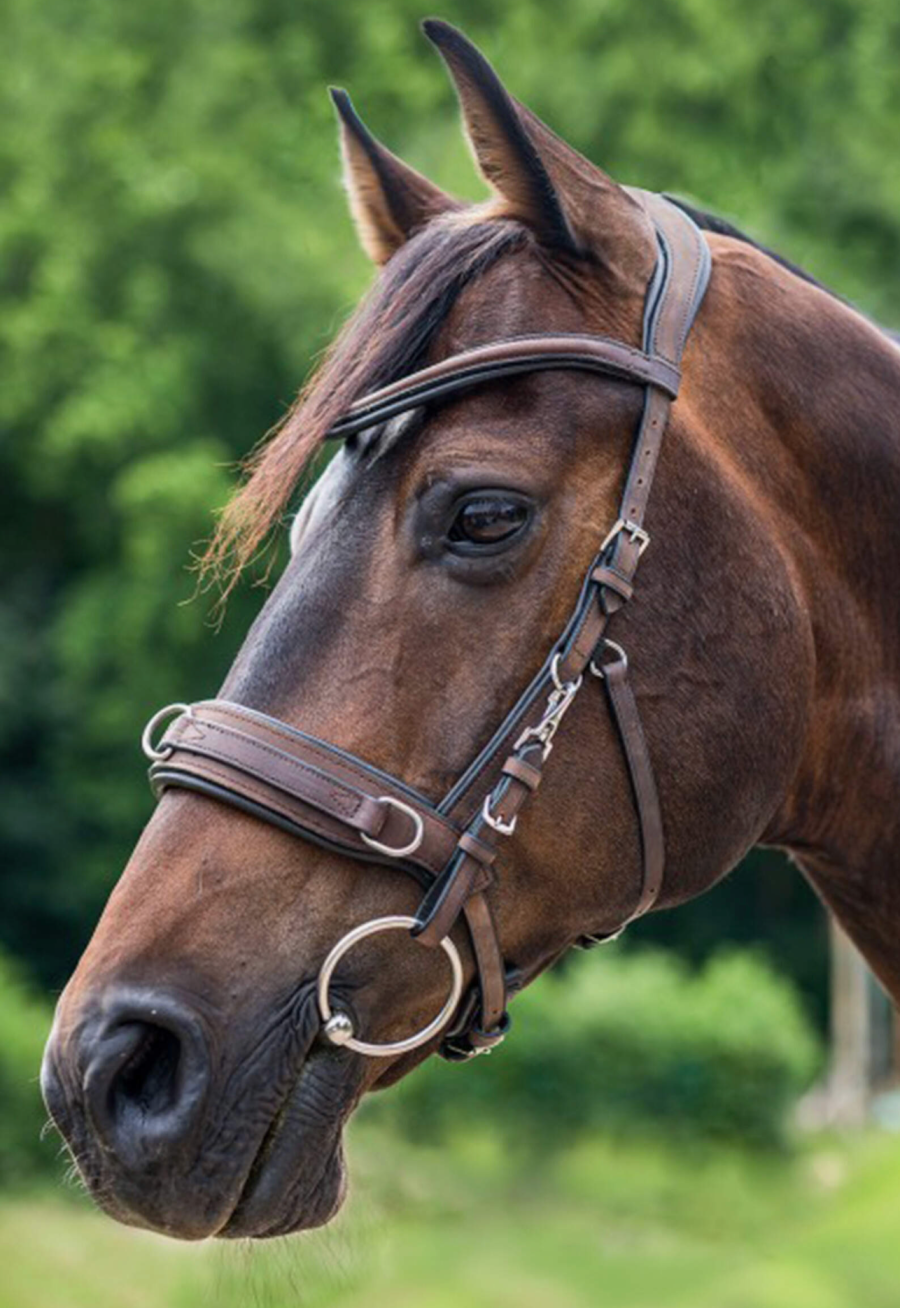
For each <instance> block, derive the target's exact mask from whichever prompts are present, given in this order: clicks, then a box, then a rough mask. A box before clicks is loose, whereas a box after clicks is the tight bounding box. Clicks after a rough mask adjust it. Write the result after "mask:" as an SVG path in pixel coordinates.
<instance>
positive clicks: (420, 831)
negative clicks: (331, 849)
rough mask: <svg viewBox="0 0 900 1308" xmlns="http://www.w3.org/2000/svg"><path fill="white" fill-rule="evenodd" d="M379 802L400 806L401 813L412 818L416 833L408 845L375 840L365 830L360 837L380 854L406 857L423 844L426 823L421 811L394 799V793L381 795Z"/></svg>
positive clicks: (395, 806)
mask: <svg viewBox="0 0 900 1308" xmlns="http://www.w3.org/2000/svg"><path fill="white" fill-rule="evenodd" d="M378 803H379V804H390V805H391V806H392V807H393V808H398V809H399V810H400V812H401V813H405V814H406V816H407V817H409V818H412V820H413V828H414V835H413V838H412V840H411V841H410V842H409V844H408V845H400V846H398V847H397V848H392V847H391V846H390V845H383V844H382V843H381V841H380V840H373V839H372V837H371V836H367V835H366V833H365V832H364V831H360V833H359V834H360V838H361V839H362V840H364V841H365V843H366V844H367V845H368V846H369V848H370V849H377V850H378V852H379V854H390V856H391V858H406V857H407V855H408V854H414V853H415V852H416V850H417V849H418V848H419V846H420V845H421V843H422V841H423V839H424V837H425V823H424V822H423V821H422V815H421V813H417V812H416V810H415V809H414V808H410V806H409V804H404V803H403V802H402V800H399V799H394V797H393V795H379V796H378Z"/></svg>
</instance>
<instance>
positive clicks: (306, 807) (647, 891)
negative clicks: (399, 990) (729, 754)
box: [143, 191, 709, 1059]
mask: <svg viewBox="0 0 900 1308" xmlns="http://www.w3.org/2000/svg"><path fill="white" fill-rule="evenodd" d="M632 195H633V196H634V198H635V199H636V200H637V201H638V202H639V203H640V204H641V205H642V206H643V208H644V210H645V212H646V213H647V215H648V217H649V218H650V220H651V222H652V223H653V225H654V228H655V230H656V239H657V261H656V267H655V270H654V273H653V277H652V279H651V282H650V285H649V287H648V291H647V299H646V303H645V311H644V332H643V348H642V349H640V350H637V349H635V348H634V347H633V346H631V345H627V344H626V343H624V342H621V341H611V340H608V339H607V338H604V337H585V336H566V335H556V336H524V337H517V338H515V339H512V340H507V341H498V342H495V343H494V344H493V345H488V346H480V347H478V348H477V349H475V350H469V351H466V352H464V353H462V354H457V355H454V356H453V357H451V358H449V359H445V360H442V361H441V362H440V363H438V364H433V365H431V366H430V367H427V368H424V369H422V370H421V371H419V372H417V373H414V374H412V376H409V377H404V378H402V379H400V380H399V381H396V382H393V383H392V384H391V385H389V386H386V387H383V388H382V389H381V390H380V391H376V392H373V393H372V394H370V395H368V396H366V397H364V398H363V399H361V400H360V401H358V402H357V403H356V404H354V405H353V406H352V408H351V410H350V412H349V413H348V414H347V415H346V417H344V418H343V419H341V421H340V422H338V423H337V424H336V426H335V427H334V428H333V429H332V432H331V433H330V434H331V435H332V436H333V437H334V438H336V439H338V438H341V437H343V436H345V435H348V434H351V433H352V432H355V431H358V430H360V429H361V428H363V427H367V426H371V425H373V424H374V423H376V422H381V421H384V420H385V419H386V418H387V417H390V416H393V415H394V414H397V413H402V412H405V411H407V410H409V409H412V408H419V407H421V406H423V405H427V404H430V403H431V404H436V403H439V402H440V401H441V400H443V399H445V398H446V397H447V396H449V395H456V394H459V393H461V392H463V391H465V390H469V389H472V388H474V387H477V386H483V385H487V384H489V383H490V382H492V381H494V380H497V379H500V378H508V377H511V376H515V375H518V374H526V373H529V372H535V371H539V370H542V369H561V368H577V369H581V370H583V371H589V372H599V373H601V374H605V375H608V376H613V377H616V378H619V379H625V380H627V381H631V382H633V383H634V384H635V385H638V386H641V387H643V388H644V392H645V399H644V408H643V413H642V416H641V421H640V425H639V427H638V431H637V434H636V437H635V442H634V449H633V452H632V458H631V465H630V467H629V470H628V474H627V477H626V479H625V486H624V490H623V493H622V499H621V503H620V506H619V512H618V515H617V518H616V522H615V525H614V526H613V528H612V530H611V531H610V532H609V533H608V535H607V536H606V538H605V540H604V541H603V543H602V545H601V546H600V550H599V553H598V555H597V557H596V558H595V560H594V562H593V563H592V564H591V567H590V569H589V571H588V574H587V576H586V578H585V580H584V583H583V585H582V589H581V593H580V595H579V598H578V601H577V604H576V606H575V609H574V611H573V613H572V615H571V617H570V619H569V622H568V624H567V625H566V628H565V630H564V631H563V633H562V635H561V636H560V638H559V640H558V641H557V642H556V644H555V645H554V646H553V648H552V650H551V651H550V652H549V654H548V657H547V660H546V662H545V664H544V666H543V668H542V669H541V671H540V672H539V673H538V675H537V676H536V677H535V679H534V680H533V681H532V683H531V684H530V685H529V686H528V687H527V688H526V689H525V690H524V691H523V693H522V695H521V696H520V698H519V700H518V701H517V703H516V704H515V705H514V707H513V708H512V710H511V711H510V713H509V714H508V715H507V717H506V718H505V719H504V721H503V722H502V724H501V725H500V727H499V728H498V730H497V731H496V733H495V734H494V736H493V738H492V739H491V741H490V742H489V743H488V745H487V746H486V747H485V748H484V749H483V750H482V752H481V753H480V754H479V755H478V757H477V758H476V759H474V760H473V762H472V764H471V765H470V766H469V768H468V769H467V770H466V772H465V773H464V774H463V776H462V777H461V778H460V779H459V780H458V781H457V783H456V785H455V786H454V787H453V789H452V790H451V791H450V793H449V794H448V795H447V796H446V797H445V798H444V799H443V800H442V801H441V803H440V804H438V805H437V806H435V805H433V804H432V803H431V802H430V801H429V800H428V799H426V797H425V796H424V795H421V794H419V793H418V792H416V791H414V790H412V789H411V788H410V787H409V786H407V785H406V784H405V783H404V782H402V781H400V780H398V779H397V778H395V777H391V776H388V775H386V774H385V773H383V772H381V771H380V770H379V769H377V768H374V767H372V766H371V765H370V764H368V763H366V762H365V761H364V760H363V759H360V758H357V757H356V756H355V755H352V754H348V753H346V752H345V751H344V750H341V749H338V748H337V747H336V746H334V745H330V744H329V743H328V742H327V741H324V740H319V739H317V738H316V737H314V736H310V735H307V734H306V733H305V732H303V731H299V730H297V729H296V728H294V727H291V726H288V725H287V724H286V723H284V722H279V721H277V720H276V719H274V718H270V717H267V716H266V715H265V714H262V713H257V712H255V711H254V710H252V709H248V708H244V707H243V706H241V705H238V704H231V703H228V702H227V701H223V700H209V701H206V702H204V703H200V704H194V705H191V706H187V705H173V706H172V707H171V709H169V710H163V711H161V713H159V714H157V715H156V716H155V717H154V718H153V719H151V722H150V723H149V724H148V727H147V729H146V731H145V732H144V737H143V743H144V748H145V750H146V752H147V753H148V755H149V757H150V758H151V759H152V760H153V762H152V766H151V768H150V778H151V784H152V785H153V788H154V791H155V792H156V794H157V795H159V794H161V793H162V792H163V791H164V790H166V789H168V788H169V787H170V786H176V787H181V788H184V789H188V790H195V791H199V792H201V793H202V794H205V795H210V796H212V797H213V798H215V799H218V800H221V801H223V802H224V803H227V804H230V805H232V806H234V807H237V808H240V809H243V810H244V811H246V812H248V813H251V814H253V815H254V816H256V817H258V818H261V819H262V820H264V821H266V822H269V823H271V824H273V825H274V826H278V827H281V828H283V829H284V830H286V831H289V832H291V834H293V835H297V836H301V837H303V838H304V839H306V840H311V841H314V842H316V843H318V844H321V845H325V846H326V847H327V848H329V849H334V850H337V851H339V852H341V853H343V854H348V855H350V856H351V857H353V858H356V859H359V860H362V861H369V862H382V863H388V864H390V865H393V866H396V867H399V868H401V869H402V870H403V871H405V872H408V873H410V874H411V875H413V876H415V877H416V878H417V879H418V880H419V881H420V882H421V883H422V884H423V885H424V886H425V887H426V893H425V897H424V899H423V900H422V903H421V904H420V906H419V909H418V912H417V915H416V917H415V918H406V917H387V918H376V919H374V920H373V921H370V922H365V923H363V924H362V925H361V926H358V927H355V928H353V929H352V930H350V931H348V932H347V933H346V934H345V935H344V936H342V937H341V939H340V940H339V941H338V943H337V945H335V947H334V948H333V949H332V950H331V952H330V953H329V955H328V957H327V958H326V959H325V962H324V963H323V965H322V969H321V972H320V974H319V986H318V995H319V1008H320V1012H321V1015H322V1018H323V1023H324V1034H325V1036H326V1037H327V1038H329V1039H330V1040H332V1041H333V1042H334V1043H336V1044H344V1045H347V1047H348V1048H350V1049H355V1050H356V1051H357V1052H359V1053H364V1054H368V1055H370V1056H375V1057H383V1056H386V1055H397V1054H401V1053H404V1052H406V1051H407V1050H409V1049H414V1048H416V1047H418V1046H419V1045H422V1044H425V1043H427V1042H428V1041H429V1040H432V1039H434V1038H435V1037H436V1036H437V1034H438V1032H439V1031H441V1030H445V1029H446V1027H447V1024H448V1023H451V1022H452V1020H453V1018H454V1014H456V1018H455V1024H452V1025H450V1028H449V1034H445V1036H444V1039H443V1042H442V1044H441V1049H440V1052H441V1053H442V1054H443V1055H444V1056H445V1057H448V1058H452V1059H460V1058H469V1057H471V1056H472V1055H473V1054H477V1053H482V1052H484V1051H485V1050H487V1049H490V1048H491V1047H492V1046H493V1045H495V1044H497V1043H499V1041H500V1040H502V1039H503V1036H504V1035H505V1033H506V1030H507V1029H508V1026H509V1018H508V1015H507V1013H506V1000H507V991H508V985H507V976H506V972H505V969H504V963H503V955H502V952H501V950H500V945H499V942H498V940H497V933H496V930H495V927H494V921H493V915H492V912H491V907H490V903H489V901H488V898H487V895H486V893H485V892H486V891H487V889H488V888H489V887H490V885H491V884H492V879H493V872H492V865H493V863H494V860H495V858H496V854H497V850H498V845H499V842H500V841H502V840H504V839H508V838H509V837H511V836H512V835H513V832H514V831H515V827H516V820H517V817H518V814H519V811H520V810H521V808H522V806H523V805H524V803H525V801H526V800H527V799H528V798H529V797H530V796H531V795H532V794H534V792H535V791H536V790H537V788H538V786H539V785H540V781H541V776H542V769H543V766H544V764H545V763H546V761H547V759H548V756H549V754H550V750H551V748H552V745H553V738H554V736H555V734H556V732H557V730H558V728H559V725H560V723H561V721H562V719H563V716H564V715H565V714H566V713H567V712H568V710H569V709H570V708H571V706H572V704H573V703H574V701H575V698H576V696H577V695H578V693H579V692H580V690H581V687H582V683H583V678H584V673H585V672H586V671H588V670H589V669H590V670H592V671H595V672H596V673H598V674H600V675H601V678H602V685H603V686H604V688H605V690H606V694H607V701H608V704H609V708H610V713H611V715H612V717H613V720H614V721H615V723H616V726H617V728H618V733H619V738H620V741H621V745H622V752H623V756H624V760H625V763H626V766H627V769H628V774H629V777H630V780H631V786H632V792H633V795H634V803H635V811H636V813H637V818H638V825H639V828H640V835H641V848H642V854H643V859H642V876H641V885H640V893H639V895H638V900H637V904H636V906H635V908H634V910H633V912H632V913H631V914H630V915H629V917H628V918H627V919H626V922H625V923H620V924H619V925H618V926H617V927H616V928H615V930H613V931H611V932H610V931H607V932H605V933H598V932H596V931H592V932H591V933H590V936H591V937H592V938H594V939H597V938H601V935H605V936H607V937H609V936H611V935H616V934H619V933H620V932H621V930H622V929H623V927H624V926H625V925H626V924H627V922H629V921H632V920H633V919H634V918H635V917H638V916H639V915H640V914H641V913H645V912H646V911H647V910H648V909H649V908H650V907H651V906H652V905H653V903H654V902H655V901H656V898H657V896H658V894H659V891H660V887H661V884H662V875H663V862H664V839H663V828H662V818H661V814H660V808H659V800H658V797H657V792H656V783H655V780H654V776H653V768H652V765H651V762H650V756H649V752H648V750H647V745H646V741H645V739H644V734H643V731H642V730H641V723H640V717H639V714H638V709H637V703H636V701H635V698H634V695H633V693H632V691H631V687H630V684H629V681H628V659H627V658H626V656H625V651H624V650H623V649H622V647H621V646H620V645H616V644H614V643H613V642H612V641H610V640H609V638H608V637H607V635H606V629H607V625H608V623H609V622H610V619H611V618H612V617H613V616H614V615H615V614H616V613H617V612H618V611H619V609H621V608H623V607H624V606H625V605H626V604H627V603H628V602H629V600H630V599H631V597H632V595H633V593H634V580H635V574H636V572H637V568H638V563H639V561H640V559H641V556H642V555H643V553H644V551H645V549H646V548H647V546H648V544H649V542H650V536H649V534H648V532H647V530H646V528H645V526H644V519H645V515H646V509H647V502H648V499H649V495H650V488H651V485H652V482H653V474H654V471H655V468H656V463H657V458H658V455H659V449H660V444H661V441H662V436H663V432H664V431H665V428H666V423H667V420H668V416H669V409H670V406H671V404H672V401H673V399H674V397H675V396H676V395H677V393H678V385H679V379H680V364H681V357H682V353H683V351H684V346H685V342H686V340H687V336H688V332H689V331H690V329H691V326H692V324H693V322H694V319H695V317H696V315H697V311H698V309H699V307H700V304H701V302H702V299H703V295H704V292H705V289H706V284H707V280H708V278H709V250H708V247H707V245H706V242H705V239H704V237H703V235H702V233H701V232H700V231H699V229H698V228H697V227H696V226H695V224H694V223H693V222H692V221H691V220H690V218H688V217H687V215H686V214H684V213H683V212H682V211H681V210H680V209H678V208H677V207H676V206H674V205H672V204H671V203H670V202H668V201H667V200H664V199H663V198H662V197H661V196H657V195H652V194H650V193H648V192H644V191H633V192H632ZM606 650H612V651H613V652H614V653H615V654H616V655H617V657H616V659H615V660H614V661H604V660H603V652H604V651H606ZM175 711H180V716H179V717H178V718H177V719H176V720H175V721H174V722H170V723H169V725H168V727H167V728H166V730H165V733H164V735H163V737H162V739H161V741H160V742H159V744H158V745H157V744H154V743H153V739H152V735H153V731H154V730H155V728H156V726H158V725H159V723H160V722H161V721H162V719H163V718H165V717H166V716H168V715H169V714H170V713H171V712H175ZM460 917H462V918H463V919H464V920H465V923H466V926H467V927H468V931H469V935H470V938H471V942H472V949H473V955H474V960H475V967H476V971H477V976H478V982H477V991H476V992H475V993H474V994H470V996H469V998H468V999H467V1000H466V1001H464V1002H463V1003H462V1004H460V996H461V991H462V981H463V973H462V965H461V963H460V960H459V955H458V953H457V951H456V947H455V945H454V944H453V943H452V941H451V940H450V938H449V933H450V931H451V930H452V929H453V927H454V926H455V924H456V923H457V922H458V920H459V919H460ZM401 926H402V927H407V928H409V930H410V932H411V934H412V935H413V937H414V938H415V939H416V940H417V941H418V942H419V943H420V944H422V945H425V946H427V947H431V948H435V947H440V948H442V949H443V950H444V952H445V953H446V954H447V956H448V958H449V959H450V963H451V967H452V968H453V984H452V988H451V993H450V997H449V999H448V1000H447V1002H446V1004H445V1005H444V1007H443V1009H442V1010H441V1012H440V1013H439V1014H438V1015H437V1017H435V1018H434V1019H433V1021H431V1022H430V1023H429V1024H428V1025H427V1026H426V1027H425V1028H424V1029H423V1030H422V1031H419V1032H418V1033H417V1034H416V1035H414V1036H410V1037H409V1038H408V1039H406V1040H401V1041H394V1042H392V1043H389V1044H384V1045H375V1044H367V1043H366V1042H365V1041H362V1040H358V1039H357V1038H356V1036H355V1035H354V1034H353V1030H352V1024H350V1023H349V1018H348V1017H347V1015H346V1014H345V1013H342V1012H333V1011H332V1010H331V1007H330V1001H329V994H328V991H329V983H330V980H331V976H332V972H333V970H334V969H335V968H336V967H337V965H338V963H339V962H340V960H341V959H342V957H343V956H344V954H346V952H347V951H348V950H349V949H350V948H351V947H352V946H353V945H354V944H356V943H357V942H358V941H359V940H362V939H364V938H365V937H367V936H369V935H371V934H374V933H375V932H377V931H386V930H389V929H393V928H395V927H397V928H399V927H401Z"/></svg>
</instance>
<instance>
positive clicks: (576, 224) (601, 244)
mask: <svg viewBox="0 0 900 1308" xmlns="http://www.w3.org/2000/svg"><path fill="white" fill-rule="evenodd" d="M422 27H423V30H424V32H425V35H426V36H427V37H428V39H429V40H430V41H431V42H432V43H433V44H434V45H435V46H436V47H437V49H438V52H439V53H440V55H441V57H442V59H443V60H444V62H445V64H446V65H447V68H448V70H449V72H450V76H451V77H452V79H453V82H454V85H455V87H456V92H457V95H458V96H459V102H460V108H461V110H462V115H463V121H464V123H465V127H466V132H467V134H468V137H469V140H470V142H471V145H472V150H473V153H474V155H475V160H476V163H477V164H478V166H479V168H480V170H481V172H482V173H483V174H484V176H485V178H486V179H487V181H488V182H489V183H490V184H491V185H492V186H493V188H494V189H495V190H496V191H497V193H498V197H499V200H500V204H501V206H502V212H503V213H504V214H506V215H508V216H509V217H514V218H518V219H519V220H520V221H522V222H524V223H526V224H527V225H528V226H529V227H531V228H532V230H533V231H534V232H535V233H536V235H537V236H538V238H539V239H540V240H541V241H542V243H543V244H545V245H547V246H550V247H556V248H558V249H562V250H565V251H568V252H570V253H575V254H584V253H587V252H588V251H590V252H591V253H593V254H595V255H598V256H599V257H600V258H601V260H602V261H604V262H609V263H610V264H612V265H621V263H622V255H623V253H624V251H623V248H622V239H623V237H626V231H627V237H626V240H625V245H626V246H631V247H632V248H634V247H635V245H636V242H635V229H636V228H638V229H639V230H638V235H639V237H640V238H641V239H640V242H639V243H640V244H641V245H643V243H644V241H645V240H646V237H647V236H648V235H649V234H650V228H649V224H648V222H647V219H646V216H645V214H644V212H643V209H642V207H641V206H640V204H639V203H638V202H637V201H636V200H635V199H634V198H633V197H632V196H631V195H629V193H628V192H627V191H626V190H624V188H623V187H621V186H619V185H618V184H617V183H616V182H614V181H613V180H612V178H610V177H607V175H606V174H605V173H604V172H602V171H601V170H600V169H599V168H597V167H596V166H595V165H594V164H592V163H591V162H590V161H589V160H587V159H585V157H584V156H583V155H581V154H579V153H578V151H577V150H575V149H574V148H573V147H572V146H570V145H568V144H566V142H565V141H563V140H561V139H560V138H559V137H558V136H557V135H556V133H555V132H553V131H551V130H550V128H549V127H547V126H546V124H544V123H542V122H541V120H540V119H539V118H538V117H537V116H536V115H535V114H533V113H532V112H531V110H530V109H526V108H525V106H524V105H522V104H520V103H519V102H518V101H517V100H515V99H514V98H513V97H512V96H511V95H510V94H509V92H508V91H507V90H506V88H505V87H504V86H503V84H502V82H501V81H500V79H499V77H498V76H497V74H496V73H495V72H494V69H493V68H492V67H491V65H490V64H489V63H488V61H487V59H485V57H484V55H483V54H482V53H481V51H480V50H478V49H477V48H476V47H475V46H474V45H472V43H471V41H469V40H468V39H467V38H466V37H465V36H463V34H462V33H461V32H459V31H457V29H456V28H455V27H452V26H451V25H450V24H449V23H445V22H443V21H442V20H440V19H436V18H430V19H426V21H425V22H424V23H423V24H422ZM617 247H618V248H617ZM607 256H609V257H608V258H607ZM613 256H615V257H613ZM638 262H640V264H641V265H642V266H643V265H644V263H645V258H644V257H643V254H642V255H641V257H640V258H639V260H638Z"/></svg>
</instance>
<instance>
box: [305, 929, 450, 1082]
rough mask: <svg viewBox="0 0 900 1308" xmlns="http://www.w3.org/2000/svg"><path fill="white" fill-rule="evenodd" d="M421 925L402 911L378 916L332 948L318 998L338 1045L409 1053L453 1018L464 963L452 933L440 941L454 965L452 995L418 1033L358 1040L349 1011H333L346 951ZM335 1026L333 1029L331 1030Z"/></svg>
mask: <svg viewBox="0 0 900 1308" xmlns="http://www.w3.org/2000/svg"><path fill="white" fill-rule="evenodd" d="M416 926H419V922H418V919H417V918H414V917H406V916H402V915H400V914H394V915H393V916H391V917H375V918H372V919H371V921H369V922H363V923H362V925H361V926H358V927H354V928H353V930H352V931H348V932H347V934H346V935H345V936H341V938H340V940H339V941H338V942H337V944H336V945H335V946H334V948H333V949H332V951H331V953H330V954H329V955H328V957H327V958H326V959H325V962H324V963H323V964H322V969H321V971H320V972H319V980H318V985H317V997H318V1003H319V1012H320V1014H321V1016H322V1024H323V1028H324V1031H325V1034H326V1036H328V1038H329V1039H331V1040H333V1041H334V1043H335V1044H338V1045H344V1046H346V1047H347V1048H348V1049H354V1050H355V1051H356V1052H357V1053H358V1054H368V1055H369V1057H370V1058H386V1057H389V1056H390V1055H392V1054H405V1053H408V1052H409V1050H410V1049H418V1047H419V1045H424V1044H425V1043H426V1042H427V1041H429V1040H430V1039H431V1038H432V1036H435V1035H437V1033H438V1031H440V1029H441V1027H442V1026H444V1025H445V1023H446V1022H448V1021H449V1020H450V1018H451V1017H452V1016H453V1014H454V1013H455V1011H456V1008H457V1005H458V1004H459V998H460V995H461V994H462V988H463V966H462V960H461V959H460V956H459V950H458V949H457V948H456V945H454V943H453V941H452V940H451V939H450V937H449V936H444V939H443V940H442V941H441V942H440V945H441V949H443V951H444V953H445V954H446V955H447V957H448V958H449V959H450V967H451V969H452V971H453V979H452V981H451V985H450V996H449V998H448V1000H447V1002H446V1004H444V1007H443V1008H442V1009H441V1011H440V1012H439V1013H438V1015H437V1017H435V1018H433V1019H432V1021H430V1022H429V1023H428V1025H427V1026H423V1027H422V1030H421V1031H417V1032H416V1034H415V1035H411V1036H407V1038H406V1039H405V1040H391V1041H385V1042H384V1043H383V1044H377V1045H376V1044H369V1043H368V1041H366V1040H357V1039H356V1037H355V1036H354V1035H353V1025H352V1023H351V1022H350V1019H349V1018H348V1017H347V1015H346V1013H343V1012H340V1011H338V1012H333V1011H332V1008H331V1004H330V1003H329V1000H328V986H329V984H330V982H331V975H332V973H333V972H334V969H335V967H336V966H337V964H338V963H339V962H340V960H341V959H342V958H343V956H344V954H346V952H347V950H348V949H352V948H353V946H354V945H356V944H358V943H359V941H360V940H364V939H365V938H366V936H374V935H377V934H378V933H379V932H381V931H394V930H399V929H400V928H403V927H405V928H406V929H408V930H410V931H411V930H412V928H413V927H416ZM329 1026H331V1031H329V1029H328V1028H329Z"/></svg>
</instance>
